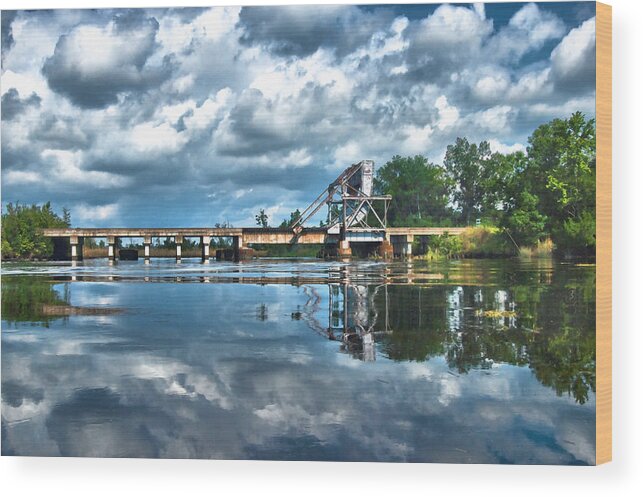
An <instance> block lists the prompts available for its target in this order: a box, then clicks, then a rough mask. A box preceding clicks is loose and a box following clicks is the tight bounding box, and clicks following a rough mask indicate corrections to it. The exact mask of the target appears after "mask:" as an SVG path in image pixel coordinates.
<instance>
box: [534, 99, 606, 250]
mask: <svg viewBox="0 0 643 497" xmlns="http://www.w3.org/2000/svg"><path fill="white" fill-rule="evenodd" d="M527 153H528V157H529V166H528V168H527V170H526V175H525V182H526V184H528V185H529V189H530V191H531V192H532V193H533V194H534V195H536V196H537V197H538V198H539V205H540V208H541V209H542V212H543V214H545V215H546V216H547V218H548V223H547V230H548V231H549V232H550V233H551V234H552V239H553V241H554V243H555V244H556V245H557V247H558V248H560V249H563V250H567V251H572V252H578V251H582V252H594V251H595V250H596V240H595V234H596V226H595V219H596V127H595V121H594V119H589V120H586V119H585V116H584V115H583V114H582V113H580V112H576V113H574V114H572V115H571V116H570V117H569V119H554V120H553V121H551V122H549V123H547V124H543V125H542V126H539V127H538V128H537V129H536V130H535V131H534V132H533V134H532V135H531V136H530V137H529V147H528V148H527Z"/></svg>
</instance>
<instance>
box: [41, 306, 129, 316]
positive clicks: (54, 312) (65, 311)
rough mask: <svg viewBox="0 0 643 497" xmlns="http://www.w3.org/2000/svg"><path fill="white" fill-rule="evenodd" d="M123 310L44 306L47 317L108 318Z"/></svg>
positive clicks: (43, 310) (43, 311)
mask: <svg viewBox="0 0 643 497" xmlns="http://www.w3.org/2000/svg"><path fill="white" fill-rule="evenodd" d="M122 312H123V310H122V309H118V308H114V307H78V306H73V305H49V304H43V306H42V313H43V314H44V315H45V316H107V315H110V314H120V313H122Z"/></svg>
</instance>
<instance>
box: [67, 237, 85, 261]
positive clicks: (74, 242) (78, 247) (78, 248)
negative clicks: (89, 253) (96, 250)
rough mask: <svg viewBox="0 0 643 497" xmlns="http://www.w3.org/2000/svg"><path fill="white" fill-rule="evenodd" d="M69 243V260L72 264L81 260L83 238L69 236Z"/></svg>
mask: <svg viewBox="0 0 643 497" xmlns="http://www.w3.org/2000/svg"><path fill="white" fill-rule="evenodd" d="M69 243H70V244H71V260H72V262H76V261H82V260H83V237H81V236H70V237H69Z"/></svg>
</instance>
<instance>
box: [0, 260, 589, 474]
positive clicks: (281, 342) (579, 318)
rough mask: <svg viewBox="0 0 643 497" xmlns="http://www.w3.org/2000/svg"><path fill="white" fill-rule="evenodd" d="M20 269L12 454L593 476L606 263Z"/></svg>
mask: <svg viewBox="0 0 643 497" xmlns="http://www.w3.org/2000/svg"><path fill="white" fill-rule="evenodd" d="M2 275H3V276H2V454H3V455H31V456H96V457H163V458H220V459H287V460H306V459H312V460H341V461H418V462H471V463H474V462H475V463H478V462H484V463H527V464H593V463H594V453H595V442H596V441H595V431H594V426H595V420H596V417H595V396H594V386H595V335H594V321H595V268H594V267H593V266H587V265H579V264H561V263H557V262H552V261H550V260H538V261H531V262H522V261H506V260H501V261H486V260H476V261H454V262H448V263H427V262H415V263H409V264H407V263H405V262H393V263H381V262H369V261H362V262H352V263H341V262H323V261H318V260H307V261H296V262H293V261H274V260H273V261H268V260H266V261H252V262H247V263H240V264H233V263H221V262H214V261H212V262H211V263H210V264H209V265H203V264H200V263H199V262H198V261H196V260H194V261H189V260H184V261H183V263H182V264H180V265H177V264H175V263H174V261H173V260H153V261H152V264H151V265H144V264H143V262H142V261H141V262H131V263H130V262H128V263H125V262H120V263H117V264H115V265H111V266H110V265H109V264H108V262H107V261H102V260H101V261H86V262H85V263H79V264H78V265H76V266H73V267H72V266H71V264H70V263H61V264H45V263H42V264H31V265H19V264H4V265H3V267H2Z"/></svg>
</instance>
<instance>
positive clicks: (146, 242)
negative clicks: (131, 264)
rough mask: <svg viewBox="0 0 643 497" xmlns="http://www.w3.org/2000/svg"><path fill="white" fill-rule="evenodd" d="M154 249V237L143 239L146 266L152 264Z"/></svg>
mask: <svg viewBox="0 0 643 497" xmlns="http://www.w3.org/2000/svg"><path fill="white" fill-rule="evenodd" d="M151 247H152V237H151V236H144V237H143V256H144V257H145V264H149V263H150V249H151Z"/></svg>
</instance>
